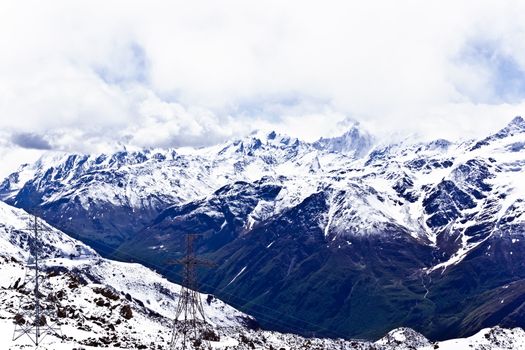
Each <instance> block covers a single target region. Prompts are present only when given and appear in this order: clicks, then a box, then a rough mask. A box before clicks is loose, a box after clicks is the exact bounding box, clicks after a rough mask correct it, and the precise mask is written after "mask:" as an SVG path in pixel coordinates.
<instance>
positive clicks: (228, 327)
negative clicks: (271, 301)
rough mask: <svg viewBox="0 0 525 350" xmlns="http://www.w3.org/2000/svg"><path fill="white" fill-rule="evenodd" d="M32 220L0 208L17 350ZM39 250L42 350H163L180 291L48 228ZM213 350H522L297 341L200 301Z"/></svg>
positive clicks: (7, 309)
mask: <svg viewBox="0 0 525 350" xmlns="http://www.w3.org/2000/svg"><path fill="white" fill-rule="evenodd" d="M31 224H32V217H31V216H30V215H29V214H27V213H26V212H24V211H23V210H20V209H16V208H12V207H9V206H8V205H6V204H3V203H0V247H1V251H0V255H1V258H0V272H1V273H0V288H1V289H0V301H1V305H2V306H1V307H0V339H1V340H2V344H3V346H6V347H8V348H9V349H23V348H26V347H27V346H28V345H30V343H29V341H28V339H25V338H20V339H19V340H17V341H10V339H11V336H12V332H13V330H14V327H15V325H14V318H15V315H16V313H17V310H18V304H19V303H20V301H21V300H23V299H24V298H27V295H26V294H25V293H24V285H23V282H22V281H23V278H24V273H25V271H24V262H25V261H26V260H27V258H28V255H29V252H28V242H29V240H28V236H27V232H26V231H23V229H25V228H28V227H30V225H31ZM42 228H43V229H44V230H42V235H41V243H42V246H43V253H42V255H43V257H44V269H45V271H46V272H47V280H48V282H49V289H48V290H47V291H49V293H50V294H49V295H52V296H53V298H54V300H56V302H55V304H56V315H57V316H56V319H57V320H58V323H59V324H60V328H61V331H62V337H58V336H54V335H50V336H47V337H46V338H44V340H43V342H42V345H41V347H40V348H42V349H53V350H60V349H63V350H65V349H79V348H80V349H90V348H99V347H105V348H109V349H166V348H167V347H168V344H169V340H170V337H171V319H172V317H174V310H175V303H176V302H177V298H178V292H179V290H180V287H179V286H178V285H175V284H172V283H170V282H168V281H166V279H164V278H163V277H162V276H160V275H158V274H157V273H155V272H154V271H151V270H149V269H147V268H145V267H143V266H141V265H138V264H129V263H122V262H115V261H111V260H107V259H103V258H101V257H100V256H99V255H98V254H97V253H95V252H94V251H93V250H92V249H90V248H89V247H87V246H85V245H84V244H82V243H81V242H79V241H76V240H74V239H72V238H70V237H68V236H67V235H65V234H64V233H62V232H61V231H59V230H57V229H54V228H53V227H51V226H49V225H48V224H45V223H44V224H43V225H42ZM202 298H203V299H204V300H206V302H205V303H204V308H205V312H206V314H207V315H208V320H209V322H210V324H211V325H212V327H213V332H214V337H218V339H220V340H217V338H216V339H215V340H217V341H212V342H211V344H212V346H213V347H214V348H217V349H232V350H233V349H238V350H242V349H272V348H274V349H286V350H292V349H294V350H295V349H334V350H335V349H362V350H365V349H368V350H379V349H385V350H390V349H418V350H427V349H429V350H430V349H436V348H439V349H445V350H446V349H458V348H460V347H461V348H473V349H487V350H488V349H523V348H525V332H523V330H521V329H513V330H507V329H500V328H494V329H485V330H482V331H481V332H480V333H479V334H476V335H475V336H473V337H471V338H468V339H457V340H449V341H445V342H441V343H431V342H429V341H428V340H427V339H426V338H424V337H423V336H422V335H420V334H418V333H417V332H414V331H413V330H411V329H405V328H403V329H397V330H394V331H392V332H389V333H388V334H387V335H386V336H385V337H383V338H381V339H380V340H378V341H377V342H375V343H371V342H362V341H351V340H350V341H343V340H332V339H317V338H303V337H300V336H297V335H293V334H281V333H277V332H269V331H262V330H257V329H256V328H254V327H255V326H256V321H255V320H254V319H253V318H252V317H250V316H248V315H246V314H243V313H241V312H239V311H237V310H235V309H234V308H232V307H230V306H228V305H227V304H224V303H223V302H221V301H220V300H218V299H216V298H214V297H208V296H206V295H202Z"/></svg>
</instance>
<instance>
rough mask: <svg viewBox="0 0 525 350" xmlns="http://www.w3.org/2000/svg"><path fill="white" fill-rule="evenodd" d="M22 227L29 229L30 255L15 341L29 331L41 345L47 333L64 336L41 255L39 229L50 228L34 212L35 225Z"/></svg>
mask: <svg viewBox="0 0 525 350" xmlns="http://www.w3.org/2000/svg"><path fill="white" fill-rule="evenodd" d="M20 231H29V235H28V243H29V252H30V256H29V259H28V261H27V264H26V274H25V278H24V282H23V284H22V285H21V287H20V289H21V290H22V291H23V294H24V296H23V297H22V298H21V301H20V307H19V310H18V313H17V314H16V316H15V330H14V333H13V341H15V340H17V339H19V338H20V337H22V336H24V335H26V336H27V337H28V338H29V339H30V340H31V341H32V342H33V343H34V344H35V345H36V346H38V345H39V344H40V342H41V341H42V339H44V337H45V336H46V335H49V334H55V335H57V336H59V337H61V331H60V327H59V326H58V325H57V324H56V323H55V322H56V308H55V306H56V305H55V303H54V301H52V300H50V298H49V297H50V295H51V294H50V292H51V288H50V287H49V284H48V283H47V282H48V281H47V278H46V276H45V271H43V270H42V267H43V266H42V265H43V261H42V259H41V256H40V253H41V251H42V244H41V242H40V232H45V231H49V230H47V229H45V228H44V227H43V226H39V223H38V218H37V217H36V216H34V219H33V226H32V227H31V228H27V229H22V230H20ZM31 233H33V236H31Z"/></svg>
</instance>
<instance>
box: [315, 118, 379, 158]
mask: <svg viewBox="0 0 525 350" xmlns="http://www.w3.org/2000/svg"><path fill="white" fill-rule="evenodd" d="M372 145H373V137H372V136H371V135H370V134H369V133H368V132H367V131H365V130H363V129H361V128H360V127H359V124H358V123H355V124H353V125H352V126H351V127H350V129H348V130H347V131H346V132H345V133H343V134H342V135H340V136H336V137H330V138H324V137H321V138H320V139H319V140H317V141H316V142H314V143H313V146H314V147H315V148H317V149H319V150H326V151H330V152H336V153H344V154H347V155H352V156H353V157H355V158H360V157H362V156H364V155H365V154H366V153H368V151H369V150H370V149H371V147H372Z"/></svg>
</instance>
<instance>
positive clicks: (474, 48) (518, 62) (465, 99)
mask: <svg viewBox="0 0 525 350" xmlns="http://www.w3.org/2000/svg"><path fill="white" fill-rule="evenodd" d="M524 14H525V2H524V1H501V0H499V1H480V0H477V1H459V0H455V1H430V0H428V1H422V0H414V1H399V0H398V1H391V0H385V1H368V0H367V1H327V0H324V1H316V2H313V1H304V0H303V1H289V0H287V1H282V0H281V1H247V0H243V1H218V0H213V1H198V0H192V1H187V0H186V1H173V0H168V1H152V0H148V1H108V0H104V1H94V0H90V1H70V0H65V1H52V0H46V1H41V0H37V1H22V0H15V1H8V0H3V1H2V2H1V4H0V137H1V139H0V146H3V147H4V149H5V148H6V147H7V148H10V147H11V148H12V147H17V148H24V149H53V150H65V151H80V152H98V151H104V150H107V149H111V147H115V145H117V144H125V145H132V146H137V147H156V146H160V147H167V146H175V147H177V146H188V145H189V146H202V145H209V144H213V143H217V142H219V141H222V140H224V139H226V138H229V137H231V136H237V135H242V134H246V133H248V132H249V131H251V130H253V129H256V128H259V129H277V130H278V131H280V132H285V133H288V134H291V135H293V136H299V137H301V138H303V139H307V140H313V139H316V138H318V137H320V136H330V135H334V134H337V133H341V132H342V131H343V130H342V128H344V126H345V125H348V124H349V123H350V121H351V120H356V121H359V122H360V123H361V125H362V126H363V127H364V128H366V129H367V130H369V131H370V132H371V133H373V134H376V135H379V136H380V137H386V136H387V135H389V134H391V133H399V132H402V133H418V134H419V135H422V136H423V137H428V138H438V137H440V138H450V139H454V138H457V137H459V136H461V137H467V136H468V137H476V136H480V135H485V134H487V133H488V132H492V131H494V130H497V129H498V128H500V127H502V126H504V125H505V124H506V123H508V122H509V121H510V120H511V119H512V118H513V117H514V116H515V115H521V114H522V113H523V110H524V106H525V100H524V99H525V73H524V72H525V15H524ZM4 153H6V151H4ZM0 158H1V154H0Z"/></svg>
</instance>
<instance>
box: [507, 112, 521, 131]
mask: <svg viewBox="0 0 525 350" xmlns="http://www.w3.org/2000/svg"><path fill="white" fill-rule="evenodd" d="M507 127H518V128H520V129H523V130H525V120H524V119H523V117H522V116H520V115H518V116H516V117H514V118H513V119H512V120H511V122H510V123H509V125H507Z"/></svg>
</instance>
